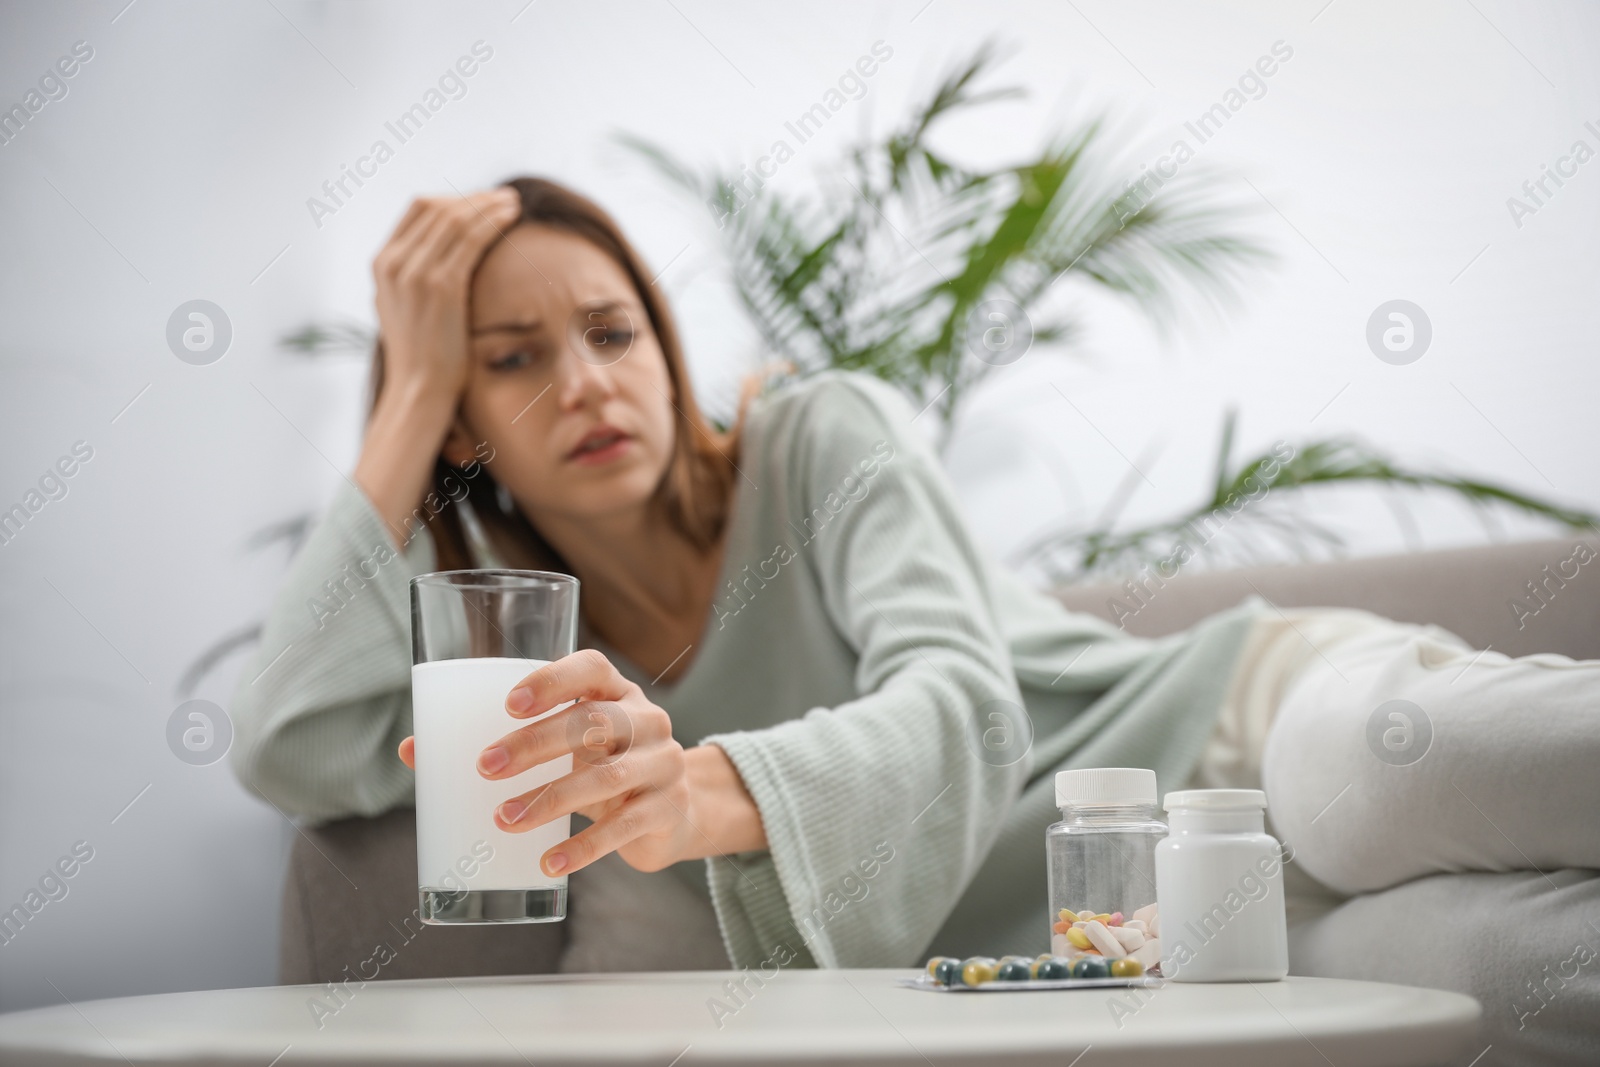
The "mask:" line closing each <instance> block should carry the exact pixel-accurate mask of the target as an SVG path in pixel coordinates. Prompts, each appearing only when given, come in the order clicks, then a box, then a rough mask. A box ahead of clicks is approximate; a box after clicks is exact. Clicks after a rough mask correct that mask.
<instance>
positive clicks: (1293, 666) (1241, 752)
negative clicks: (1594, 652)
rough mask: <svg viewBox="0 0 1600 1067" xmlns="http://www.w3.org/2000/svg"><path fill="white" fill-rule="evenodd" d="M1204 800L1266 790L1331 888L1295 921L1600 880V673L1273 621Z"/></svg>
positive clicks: (1249, 654)
mask: <svg viewBox="0 0 1600 1067" xmlns="http://www.w3.org/2000/svg"><path fill="white" fill-rule="evenodd" d="M1189 784H1190V785H1191V786H1195V787H1211V788H1217V787H1228V786H1233V787H1247V788H1251V787H1259V788H1264V789H1265V790H1266V793H1267V801H1268V812H1269V816H1270V820H1271V826H1272V829H1273V831H1274V832H1275V833H1276V834H1277V836H1279V837H1280V838H1282V839H1283V840H1285V841H1286V842H1288V843H1289V844H1290V845H1292V846H1293V849H1294V859H1295V863H1294V864H1293V865H1292V866H1293V867H1295V868H1298V869H1299V871H1301V872H1303V874H1308V875H1310V876H1311V878H1314V879H1315V882H1312V881H1311V879H1306V878H1300V879H1299V880H1298V881H1297V880H1296V879H1294V878H1291V880H1290V881H1289V882H1288V883H1287V885H1286V893H1287V895H1288V899H1289V904H1290V909H1291V922H1293V921H1295V919H1296V918H1297V916H1296V914H1295V912H1296V911H1297V910H1298V911H1300V912H1301V915H1300V916H1299V917H1305V916H1306V915H1308V914H1309V913H1310V912H1312V911H1321V910H1326V905H1331V904H1332V903H1335V902H1337V900H1338V899H1339V896H1340V895H1349V894H1354V893H1362V892H1370V891H1373V890H1377V889H1384V888H1387V887H1390V886H1394V885H1398V884H1399V883H1401V882H1405V881H1408V880H1410V879H1413V878H1418V877H1421V876H1423V875H1427V874H1435V873H1439V872H1456V871H1511V870H1551V869H1556V868H1561V867H1589V868H1600V820H1597V816H1600V660H1573V659H1569V658H1568V657H1566V656H1561V655H1556V654H1553V653H1541V654H1539V655H1534V656H1524V657H1520V658H1515V659H1513V658H1511V657H1508V656H1505V655H1502V654H1501V653H1498V652H1493V651H1487V652H1479V651H1475V650H1474V649H1472V648H1471V647H1470V646H1468V645H1467V644H1466V642H1464V641H1463V640H1461V638H1459V637H1457V636H1456V635H1454V634H1452V633H1450V632H1449V631H1447V630H1443V629H1441V628H1439V627H1437V626H1417V625H1413V624H1409V623H1399V622H1395V621H1393V620H1390V619H1385V618H1383V617H1381V616H1378V615H1374V614H1372V613H1371V612H1367V611H1359V610H1355V609H1345V608H1298V609H1288V610H1285V611H1283V612H1281V613H1278V612H1269V613H1268V614H1267V615H1266V616H1264V617H1263V618H1262V619H1261V620H1260V621H1258V622H1257V623H1256V624H1255V626H1253V627H1252V629H1251V632H1250V633H1249V634H1248V635H1247V637H1246V640H1245V644H1244V647H1243V649H1242V652H1241V656H1240V659H1239V664H1238V667H1237V668H1236V670H1235V673H1234V678H1233V681H1232V683H1231V685H1230V689H1229V694H1228V697H1227V699H1226V701H1225V703H1224V707H1223V710H1222V715H1221V717H1220V719H1219V722H1218V726H1217V730H1216V732H1215V734H1214V735H1213V738H1212V740H1211V743H1210V745H1209V746H1208V748H1207V749H1206V752H1205V754H1204V756H1203V757H1202V760H1201V764H1200V767H1199V768H1198V770H1197V771H1196V773H1195V776H1194V779H1193V780H1192V781H1191V783H1189ZM1286 870H1289V868H1286ZM1318 883H1320V884H1318ZM1329 891H1331V892H1329ZM1318 896H1321V897H1322V898H1323V899H1322V900H1321V901H1317V900H1315V899H1313V898H1315V897H1318ZM1319 903H1320V904H1322V905H1324V906H1322V907H1318V906H1317V905H1318V904H1319ZM1297 905H1298V907H1297Z"/></svg>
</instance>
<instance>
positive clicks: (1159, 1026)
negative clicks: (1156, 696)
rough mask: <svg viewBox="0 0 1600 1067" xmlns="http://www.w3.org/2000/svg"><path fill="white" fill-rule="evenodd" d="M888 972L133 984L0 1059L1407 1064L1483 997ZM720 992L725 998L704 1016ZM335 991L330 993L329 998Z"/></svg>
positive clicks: (2, 1050)
mask: <svg viewBox="0 0 1600 1067" xmlns="http://www.w3.org/2000/svg"><path fill="white" fill-rule="evenodd" d="M911 973H913V972H909V971H904V970H896V971H888V970H857V971H809V970H808V971H785V972H782V973H780V974H778V975H777V976H776V977H774V978H772V979H770V980H768V981H767V982H766V984H765V986H762V987H758V986H757V984H756V980H755V979H751V980H749V982H748V988H749V990H750V993H749V994H748V995H747V996H745V997H744V998H743V1004H742V1006H740V1004H739V1002H737V1001H735V1000H733V999H732V998H731V997H729V996H728V994H727V992H726V990H725V988H724V983H725V982H728V981H730V980H732V979H735V978H737V977H740V976H739V975H736V974H732V973H730V972H713V971H684V972H673V973H655V974H607V975H559V976H556V975H543V976H528V977H518V978H456V979H438V980H433V979H430V980H416V981H398V982H386V981H380V982H372V983H368V984H367V985H365V986H361V987H354V986H352V993H351V995H350V997H349V999H348V1001H347V1002H346V1003H345V1004H344V1005H343V1007H341V1008H339V1009H338V1010H337V1011H336V1012H332V1010H331V1008H330V1009H329V1011H328V1012H324V1013H322V1015H323V1017H322V1018H321V1020H320V1021H321V1024H322V1025H321V1027H320V1028H319V1027H318V1019H317V1014H318V1013H314V1012H313V1010H312V1009H311V1007H310V1006H309V1002H311V1001H313V998H315V997H317V996H318V995H319V994H321V993H322V992H323V990H322V987H317V986H278V987H269V988H262V989H223V990H211V991H206V992H198V993H171V994H165V995H160V996H145V997H126V998H122V999H118V1000H100V1001H87V1002H83V1003H79V1004H76V1005H68V1004H62V1005H59V1006H56V1007H49V1008H39V1009H35V1010H32V1011H24V1012H16V1013H12V1014H8V1015H0V1063H4V1064H7V1065H11V1064H19V1065H20V1064H30V1065H31V1064H124V1063H130V1064H135V1065H139V1067H144V1065H147V1064H197V1063H206V1064H226V1065H235V1064H237V1065H240V1067H268V1065H269V1064H276V1067H298V1065H305V1064H338V1065H341V1067H354V1065H357V1064H361V1065H365V1064H374V1065H376V1064H386V1065H387V1064H440V1065H443V1064H450V1065H463V1064H472V1065H478V1064H496V1065H507V1067H530V1065H536V1067H560V1065H563V1064H582V1065H587V1067H594V1065H598V1064H643V1065H649V1067H669V1065H670V1064H678V1065H679V1067H693V1065H694V1064H700V1063H719V1064H733V1063H740V1064H744V1063H769V1064H777V1063H782V1064H809V1063H860V1064H873V1065H889V1064H893V1065H897V1067H898V1065H906V1067H928V1065H933V1067H944V1065H946V1064H951V1065H956V1064H959V1065H961V1067H972V1065H974V1064H986V1063H1004V1064H1040V1065H1045V1064H1048V1065H1049V1067H1068V1065H1070V1064H1074V1063H1079V1062H1080V1061H1079V1060H1077V1059H1075V1057H1078V1056H1080V1055H1081V1054H1083V1053H1084V1050H1085V1049H1089V1050H1090V1051H1089V1052H1088V1054H1087V1055H1084V1056H1083V1059H1082V1061H1081V1067H1105V1065H1109V1064H1123V1065H1132V1064H1144V1065H1155V1064H1160V1065H1162V1067H1209V1065H1213V1064H1214V1065H1217V1067H1243V1065H1248V1064H1271V1065H1273V1067H1297V1065H1300V1064H1305V1065H1311V1067H1328V1065H1329V1064H1333V1065H1334V1067H1402V1065H1416V1067H1421V1065H1432V1064H1447V1063H1456V1064H1463V1063H1466V1062H1467V1060H1468V1059H1470V1058H1471V1056H1472V1055H1473V1054H1474V1053H1476V1052H1477V1051H1478V1048H1477V1047H1476V1042H1475V1039H1474V1033H1475V1030H1476V1028H1477V1021H1478V1015H1479V1007H1478V1002H1477V1001H1475V1000H1473V999H1472V998H1471V997H1466V996H1462V995H1460V994H1458V993H1446V992H1441V991H1436V990H1426V989H1414V988H1411V987H1408V986H1395V985H1380V984H1376V983H1371V982H1345V981H1334V980H1331V979H1318V978H1291V979H1288V980H1287V981H1283V982H1268V983H1260V984H1254V985H1251V984H1228V985H1184V984H1178V983H1170V984H1168V985H1165V986H1162V987H1160V988H1158V989H1151V990H1144V991H1143V998H1142V999H1143V1000H1144V1003H1143V1005H1142V1006H1141V1007H1139V1008H1138V1010H1137V1011H1136V1012H1134V1014H1132V1015H1131V1016H1130V1015H1125V1016H1124V1017H1123V1018H1122V1019H1121V1020H1120V1021H1121V1025H1120V1026H1119V1025H1118V1020H1116V1019H1115V1018H1114V1017H1113V1013H1112V1011H1111V1009H1110V1004H1111V1002H1112V1001H1113V999H1114V998H1119V997H1121V996H1124V995H1126V991H1123V990H1112V989H1083V990H1070V991H1054V992H1051V991H1039V992H1027V993H933V992H924V991H920V990H915V989H906V988H901V987H898V986H896V985H895V984H894V979H895V978H897V977H901V976H905V975H908V974H911ZM713 998H716V999H720V1000H721V1001H722V1002H723V1003H724V1004H726V1005H727V1007H728V1009H729V1010H730V1011H731V1012H732V1014H724V1015H723V1017H722V1018H721V1019H720V1023H721V1025H720V1026H719V1025H718V1020H715V1019H714V1018H713V1012H712V1010H711V1006H710V1002H711V1001H712V1000H713ZM328 1003H329V1004H333V1003H336V1002H334V1001H332V1000H329V1002H328Z"/></svg>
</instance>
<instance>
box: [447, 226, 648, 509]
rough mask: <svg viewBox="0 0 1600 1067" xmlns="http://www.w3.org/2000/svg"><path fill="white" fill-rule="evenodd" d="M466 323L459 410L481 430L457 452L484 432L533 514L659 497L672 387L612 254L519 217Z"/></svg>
mask: <svg viewBox="0 0 1600 1067" xmlns="http://www.w3.org/2000/svg"><path fill="white" fill-rule="evenodd" d="M469 323H470V326H469V328H470V330H471V363H472V367H471V370H470V372H469V375H468V379H467V386H466V393H465V395H464V397H463V400H462V406H461V415H462V423H463V425H464V428H465V430H466V434H467V435H468V436H470V437H471V438H472V440H470V441H469V440H465V439H463V437H462V435H461V433H460V432H459V430H458V431H457V432H456V433H454V434H452V437H451V440H450V441H449V442H447V445H446V449H445V456H446V458H447V459H448V460H449V461H450V462H452V463H454V464H456V465H457V466H465V465H466V464H467V463H468V462H469V461H470V460H471V459H472V458H473V457H474V450H475V449H477V448H478V446H479V445H480V444H481V443H483V442H487V443H488V445H489V446H490V447H491V448H493V449H494V453H493V459H492V460H490V461H489V464H488V465H489V469H490V470H491V471H492V472H493V473H494V476H495V479H496V481H498V482H499V483H500V484H501V485H503V486H505V487H506V489H507V490H508V491H509V492H510V493H511V496H512V498H513V499H514V500H515V501H516V502H517V504H518V506H519V507H520V508H521V509H522V512H523V514H525V515H527V516H528V518H529V519H530V520H532V521H534V522H535V523H537V522H538V521H539V520H540V519H541V518H544V519H550V518H555V517H558V516H559V517H569V518H579V519H583V518H595V517H599V516H603V515H606V514H611V513H616V512H620V511H625V510H628V509H631V508H635V507H637V506H639V505H640V504H642V503H644V502H645V501H646V500H648V499H649V497H650V495H651V493H653V492H654V490H655V487H656V485H657V484H658V483H659V481H660V479H661V477H662V475H663V473H664V472H665V471H666V469H667V466H668V464H669V463H670V462H671V459H672V453H673V435H674V432H675V423H674V420H673V402H674V401H673V388H672V382H671V379H670V377H669V375H668V372H667V361H666V357H665V356H664V355H663V354H662V351H661V345H660V343H659V342H658V340H657V338H656V335H655V331H654V330H653V329H652V327H651V324H650V319H649V316H648V315H647V314H646V313H645V309H644V306H643V305H642V304H641V303H640V302H639V295H638V293H637V292H636V291H635V289H634V286H633V282H632V281H631V280H630V279H629V277H628V274H627V272H626V271H625V270H624V269H623V268H622V266H621V265H620V264H618V263H617V262H616V260H614V259H612V258H611V257H610V256H608V255H607V254H606V253H605V252H603V251H601V250H600V248H599V247H597V246H596V245H594V244H592V243H590V242H589V241H587V240H585V239H584V238H582V237H579V236H577V235H575V234H571V233H568V232H566V231H563V230H558V229H554V228H551V227H548V226H540V225H535V224H530V223H523V224H522V225H519V226H517V227H516V228H515V229H513V230H512V231H510V232H509V233H508V234H507V235H506V237H505V239H504V240H501V241H499V242H497V243H496V244H495V245H494V246H493V247H492V248H491V249H490V250H489V252H488V253H487V255H485V256H484V259H483V263H482V265H481V266H480V267H479V268H478V272H477V275H476V276H475V279H474V281H473V285H472V296H471V308H470V317H469ZM485 454H486V453H485ZM480 458H481V455H480Z"/></svg>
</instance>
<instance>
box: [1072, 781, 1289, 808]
mask: <svg viewBox="0 0 1600 1067" xmlns="http://www.w3.org/2000/svg"><path fill="white" fill-rule="evenodd" d="M1060 788H1061V787H1060V786H1059V785H1058V786H1056V789H1057V790H1059V789H1060ZM1161 806H1162V807H1163V808H1164V809H1166V810H1167V811H1175V810H1177V809H1178V808H1187V809H1188V810H1189V811H1258V810H1261V809H1264V808H1265V807H1266V806H1267V794H1265V793H1263V792H1262V791H1261V790H1259V789H1180V790H1178V791H1177V792H1175V793H1168V794H1167V795H1166V798H1165V799H1164V800H1162V802H1161Z"/></svg>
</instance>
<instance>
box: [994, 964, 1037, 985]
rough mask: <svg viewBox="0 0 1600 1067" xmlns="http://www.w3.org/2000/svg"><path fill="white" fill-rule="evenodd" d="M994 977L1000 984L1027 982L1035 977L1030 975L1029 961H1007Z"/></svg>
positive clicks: (1001, 965)
mask: <svg viewBox="0 0 1600 1067" xmlns="http://www.w3.org/2000/svg"><path fill="white" fill-rule="evenodd" d="M994 977H995V980H996V981H999V982H1026V981H1027V980H1028V979H1029V978H1032V977H1033V975H1031V974H1029V973H1028V964H1027V961H1025V960H1006V961H1005V962H1004V963H1002V964H1000V967H999V969H998V970H996V971H995V975H994Z"/></svg>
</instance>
